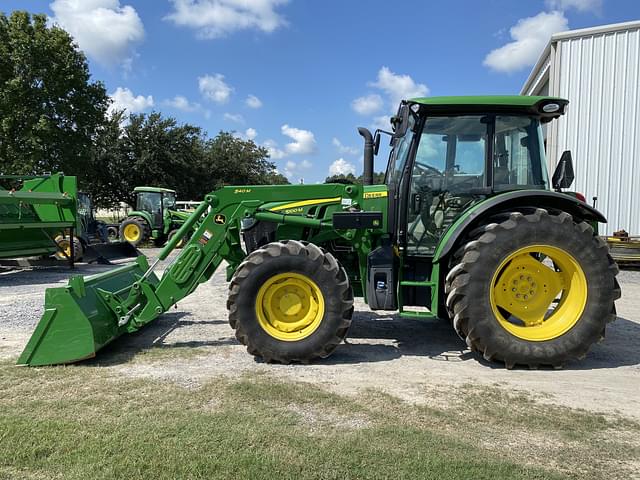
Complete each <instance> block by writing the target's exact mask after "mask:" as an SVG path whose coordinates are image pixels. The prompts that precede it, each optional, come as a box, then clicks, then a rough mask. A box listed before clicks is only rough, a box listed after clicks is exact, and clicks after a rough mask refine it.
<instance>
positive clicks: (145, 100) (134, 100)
mask: <svg viewBox="0 0 640 480" xmlns="http://www.w3.org/2000/svg"><path fill="white" fill-rule="evenodd" d="M110 97H111V100H112V103H111V105H110V106H109V112H110V113H113V112H114V111H116V110H125V111H126V113H127V114H129V113H139V112H142V111H143V110H146V109H147V108H151V107H153V97H152V96H151V95H149V96H147V97H145V96H144V95H138V96H135V95H134V94H133V92H132V91H131V90H129V89H128V88H122V87H118V88H116V91H115V92H113V93H112V94H111V95H110Z"/></svg>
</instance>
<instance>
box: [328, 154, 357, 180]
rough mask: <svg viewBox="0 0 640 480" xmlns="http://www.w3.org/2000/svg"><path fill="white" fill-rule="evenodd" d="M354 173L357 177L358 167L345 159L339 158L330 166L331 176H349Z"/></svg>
mask: <svg viewBox="0 0 640 480" xmlns="http://www.w3.org/2000/svg"><path fill="white" fill-rule="evenodd" d="M348 173H352V174H354V175H355V173H356V166H355V165H354V164H353V163H349V162H347V161H346V160H345V159H344V158H339V159H338V160H336V161H335V162H333V163H332V164H331V165H329V175H331V176H333V175H347V174H348Z"/></svg>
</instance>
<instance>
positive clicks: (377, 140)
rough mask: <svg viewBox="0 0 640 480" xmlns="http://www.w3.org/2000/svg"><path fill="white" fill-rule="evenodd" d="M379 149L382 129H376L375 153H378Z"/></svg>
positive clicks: (374, 138)
mask: <svg viewBox="0 0 640 480" xmlns="http://www.w3.org/2000/svg"><path fill="white" fill-rule="evenodd" d="M378 150H380V130H376V133H375V135H374V136H373V154H374V155H378Z"/></svg>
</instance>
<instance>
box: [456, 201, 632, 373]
mask: <svg viewBox="0 0 640 480" xmlns="http://www.w3.org/2000/svg"><path fill="white" fill-rule="evenodd" d="M492 220H493V222H492V223H488V224H486V225H484V226H482V227H480V228H478V229H476V230H475V232H474V233H472V234H471V238H470V239H469V241H468V242H467V243H466V245H464V247H463V248H461V249H460V250H459V251H458V253H457V254H456V259H455V260H454V261H455V263H456V264H455V265H454V266H453V268H452V269H451V270H450V272H449V274H448V275H447V278H446V282H445V293H446V306H447V309H448V311H449V316H450V318H451V320H452V322H453V326H454V328H455V330H456V332H457V333H458V335H460V337H461V338H463V339H464V340H465V341H466V343H467V345H468V346H469V347H470V348H471V349H472V350H475V351H478V352H480V353H481V354H482V355H483V356H484V358H485V359H486V360H489V361H491V360H497V361H502V362H504V364H505V366H506V367H507V368H512V367H513V366H514V365H516V364H521V365H528V366H529V367H532V368H536V367H538V366H541V365H551V366H553V367H561V366H562V365H564V364H565V363H566V362H568V361H570V360H573V359H580V358H583V357H584V356H585V355H586V353H587V351H588V350H589V348H590V347H591V345H592V344H593V343H595V342H597V341H599V340H601V339H602V338H604V333H605V327H606V324H607V323H608V322H611V321H613V320H615V318H616V311H615V303H614V302H615V300H616V299H618V298H619V297H620V286H619V285H618V282H617V281H616V278H615V277H616V275H617V273H618V267H617V265H616V263H615V262H614V261H613V259H612V258H611V256H610V255H609V251H608V248H607V245H606V243H605V242H604V241H602V239H600V237H598V236H597V235H595V234H594V232H593V229H592V228H591V226H590V225H589V224H587V223H585V222H575V221H573V218H572V217H571V215H569V214H568V213H565V212H558V213H554V214H550V213H549V212H548V211H547V210H544V209H535V211H534V210H532V211H531V213H527V214H523V213H521V212H512V213H507V214H504V215H502V216H500V217H496V218H494V219H492Z"/></svg>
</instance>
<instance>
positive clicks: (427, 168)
mask: <svg viewBox="0 0 640 480" xmlns="http://www.w3.org/2000/svg"><path fill="white" fill-rule="evenodd" d="M415 167H416V168H419V169H420V170H422V172H421V175H429V174H430V175H433V174H435V175H437V176H438V177H442V176H443V175H444V174H443V173H442V172H441V171H440V170H438V169H437V168H436V167H432V166H431V165H427V164H426V163H421V162H418V161H416V163H415Z"/></svg>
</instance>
